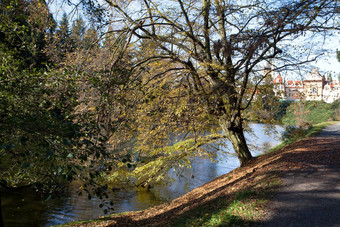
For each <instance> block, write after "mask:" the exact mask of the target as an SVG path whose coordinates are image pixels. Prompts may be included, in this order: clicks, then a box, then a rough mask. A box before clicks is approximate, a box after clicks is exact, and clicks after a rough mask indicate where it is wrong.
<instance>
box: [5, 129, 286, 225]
mask: <svg viewBox="0 0 340 227" xmlns="http://www.w3.org/2000/svg"><path fill="white" fill-rule="evenodd" d="M265 127H266V125H263V124H252V125H251V128H252V129H253V132H254V134H255V135H256V136H254V135H251V134H249V133H246V137H247V139H248V140H247V142H248V144H249V145H250V144H254V145H256V147H254V146H250V149H251V151H252V154H253V155H254V156H256V155H259V154H261V152H263V151H266V150H268V149H269V148H271V147H273V146H276V145H278V144H279V143H280V142H281V141H280V139H279V138H278V136H277V135H281V133H282V132H283V130H284V129H283V128H282V127H279V126H275V129H276V131H277V134H271V135H266V133H265V131H264V130H263V129H264V128H265ZM217 160H219V162H217V163H216V162H211V161H210V160H208V159H200V158H196V159H194V160H193V164H192V168H191V169H186V170H185V171H184V172H183V173H182V175H184V177H177V178H175V181H174V182H171V184H168V185H165V184H164V185H156V186H154V187H153V188H151V189H150V190H144V191H136V190H123V189H122V190H119V191H115V192H111V193H110V194H109V199H108V200H112V201H113V203H114V205H113V208H114V212H115V213H119V212H124V211H133V210H141V209H146V208H148V207H151V206H155V205H159V204H162V203H164V202H168V201H171V200H173V199H175V198H177V197H179V196H181V195H183V194H185V193H187V192H189V191H191V190H193V189H194V188H196V187H199V186H201V185H203V184H205V183H207V182H209V181H211V180H213V179H214V178H216V177H218V176H220V175H223V174H226V173H228V172H230V171H231V170H233V169H235V168H237V167H238V166H239V162H238V159H237V158H236V157H235V156H232V155H227V154H224V153H222V152H221V153H218V156H217ZM76 188H77V185H76V184H74V185H71V186H70V190H69V192H68V193H67V194H66V195H65V196H63V197H62V198H58V199H51V200H49V201H42V200H41V198H40V197H39V196H38V195H36V194H34V193H32V192H31V191H30V190H23V191H20V192H14V193H7V194H6V195H3V196H2V208H3V217H4V221H5V226H51V225H57V224H63V223H66V222H70V221H75V220H87V219H93V218H97V217H100V216H103V215H104V213H103V209H100V208H99V204H101V203H102V202H103V201H101V200H100V199H96V198H93V199H91V200H88V199H87V196H86V195H83V196H78V194H77V191H76ZM106 205H108V204H106ZM104 207H105V206H104ZM111 213H112V212H111Z"/></svg>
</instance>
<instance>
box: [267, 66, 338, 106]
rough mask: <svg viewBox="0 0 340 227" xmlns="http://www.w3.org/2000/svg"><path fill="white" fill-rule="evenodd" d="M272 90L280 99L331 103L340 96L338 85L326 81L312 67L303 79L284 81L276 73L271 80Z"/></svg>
mask: <svg viewBox="0 0 340 227" xmlns="http://www.w3.org/2000/svg"><path fill="white" fill-rule="evenodd" d="M273 84H274V92H275V94H276V95H278V96H280V97H281V98H282V99H286V100H291V101H296V100H309V101H314V100H315V101H316V100H318V101H321V100H323V101H325V102H327V103H332V102H334V101H335V100H337V99H339V98H340V85H339V83H335V82H332V81H326V80H325V77H324V76H322V75H321V74H320V73H319V71H318V70H316V69H313V70H312V71H311V72H310V73H308V75H307V76H306V79H305V80H303V81H292V80H289V81H286V82H284V81H283V80H282V77H281V76H280V75H277V76H276V78H275V79H274V80H273Z"/></svg>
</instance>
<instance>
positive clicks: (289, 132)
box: [282, 126, 306, 142]
mask: <svg viewBox="0 0 340 227" xmlns="http://www.w3.org/2000/svg"><path fill="white" fill-rule="evenodd" d="M305 135H306V131H305V130H304V129H302V128H297V127H295V126H287V127H286V130H285V132H284V133H283V135H282V140H283V141H285V142H292V141H295V140H298V139H301V138H303V137H304V136H305Z"/></svg>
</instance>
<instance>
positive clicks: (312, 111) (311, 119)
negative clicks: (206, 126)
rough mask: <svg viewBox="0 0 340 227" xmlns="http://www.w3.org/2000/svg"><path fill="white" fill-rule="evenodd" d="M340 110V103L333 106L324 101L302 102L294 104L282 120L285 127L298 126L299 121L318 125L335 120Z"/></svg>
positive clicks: (337, 102)
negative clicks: (337, 111)
mask: <svg viewBox="0 0 340 227" xmlns="http://www.w3.org/2000/svg"><path fill="white" fill-rule="evenodd" d="M338 108H339V101H336V102H334V103H332V104H328V103H325V102H323V101H301V102H296V103H292V104H291V105H290V106H289V107H288V108H287V110H286V115H285V116H284V117H283V118H282V123H283V124H285V125H296V124H297V123H298V121H299V119H302V120H303V121H304V122H306V123H309V124H317V123H321V122H324V121H328V120H333V119H335V116H336V114H335V112H336V110H337V109H338Z"/></svg>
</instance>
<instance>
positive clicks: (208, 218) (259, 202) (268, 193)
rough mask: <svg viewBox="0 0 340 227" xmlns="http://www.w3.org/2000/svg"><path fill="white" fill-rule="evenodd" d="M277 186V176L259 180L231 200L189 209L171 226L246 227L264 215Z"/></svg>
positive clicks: (279, 182) (215, 201)
mask: <svg viewBox="0 0 340 227" xmlns="http://www.w3.org/2000/svg"><path fill="white" fill-rule="evenodd" d="M280 185H281V181H280V178H279V177H277V176H263V177H262V178H261V179H259V181H258V182H257V184H256V185H252V186H250V187H249V188H248V189H243V190H241V191H238V192H237V193H235V195H234V196H233V198H231V199H227V198H225V197H219V198H217V199H215V200H213V201H210V202H209V203H207V204H204V205H203V206H200V207H197V208H195V209H191V210H190V211H188V212H187V213H186V214H184V215H183V216H181V217H180V218H179V219H177V221H176V222H174V223H171V224H170V225H171V226H247V225H250V224H251V223H253V222H256V220H258V219H259V218H260V217H262V216H263V215H264V214H265V213H264V207H265V205H266V204H267V203H268V202H269V201H270V199H271V198H272V197H273V196H274V195H275V193H276V191H277V189H278V188H279V186H280Z"/></svg>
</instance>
